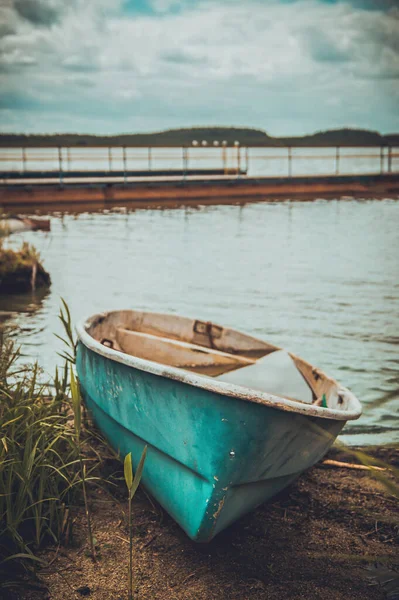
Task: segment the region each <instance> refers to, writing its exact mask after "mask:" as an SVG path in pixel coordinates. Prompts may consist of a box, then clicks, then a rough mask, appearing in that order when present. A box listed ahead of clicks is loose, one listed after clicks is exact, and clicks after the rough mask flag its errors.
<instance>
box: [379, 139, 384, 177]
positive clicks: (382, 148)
mask: <svg viewBox="0 0 399 600" xmlns="http://www.w3.org/2000/svg"><path fill="white" fill-rule="evenodd" d="M383 172H384V146H380V174H381V175H382V174H383Z"/></svg>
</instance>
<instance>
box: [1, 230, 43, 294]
mask: <svg viewBox="0 0 399 600" xmlns="http://www.w3.org/2000/svg"><path fill="white" fill-rule="evenodd" d="M50 283H51V278H50V275H49V274H48V273H47V271H45V269H44V267H43V265H42V263H41V258H40V254H39V253H38V251H37V250H36V248H35V247H34V246H32V245H31V244H28V243H27V242H24V243H23V244H22V246H21V248H20V249H19V250H13V249H11V248H5V247H4V244H3V241H2V239H0V292H2V293H20V292H28V291H30V290H31V289H35V288H38V287H41V286H45V285H47V286H48V285H50Z"/></svg>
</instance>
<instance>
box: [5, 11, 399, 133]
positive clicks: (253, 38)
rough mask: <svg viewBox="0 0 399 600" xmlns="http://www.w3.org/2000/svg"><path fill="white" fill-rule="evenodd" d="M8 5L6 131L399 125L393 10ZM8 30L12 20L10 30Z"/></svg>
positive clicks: (398, 23)
mask: <svg viewBox="0 0 399 600" xmlns="http://www.w3.org/2000/svg"><path fill="white" fill-rule="evenodd" d="M5 1H8V5H7V6H6V7H5V8H6V9H7V11H8V12H7V19H8V22H9V23H10V26H11V30H12V33H9V34H8V35H5V36H4V37H3V39H2V41H1V42H0V72H2V79H1V81H0V86H1V89H2V90H3V92H4V97H3V103H2V107H3V108H2V112H0V123H1V125H2V128H3V129H7V130H11V129H13V128H15V126H16V125H15V123H16V122H18V123H19V128H20V127H21V126H22V127H25V128H26V129H27V130H32V129H34V130H39V131H40V130H45V129H46V128H47V130H49V129H50V130H61V129H62V130H68V129H72V130H74V131H76V126H75V125H74V124H75V123H80V126H81V127H82V129H83V130H87V131H93V130H94V131H95V130H97V131H99V132H101V131H104V132H106V131H126V130H130V131H132V130H133V131H134V130H140V131H143V130H148V129H149V130H154V129H161V128H164V127H172V126H180V125H181V126H188V125H193V124H207V125H209V124H210V123H215V124H225V125H229V124H236V125H241V126H246V125H251V126H255V127H263V128H265V129H266V130H268V131H270V132H271V133H274V134H282V135H283V134H290V133H292V134H299V133H302V132H306V131H313V130H315V129H325V128H327V127H330V126H335V127H338V126H343V125H350V126H358V127H372V128H376V129H378V128H379V129H382V130H389V129H397V128H398V127H399V121H398V115H397V109H396V108H395V107H394V100H397V94H396V93H395V92H394V88H395V85H397V77H398V75H399V62H398V61H399V44H398V40H399V29H398V27H399V19H398V11H395V9H392V8H390V7H389V6H388V7H387V9H386V10H380V11H377V10H373V11H371V10H368V9H366V8H365V2H363V3H362V6H361V7H360V6H356V2H355V0H352V2H351V3H349V2H330V1H321V0H296V1H291V2H286V1H285V2H283V1H278V0H271V1H270V2H267V3H266V2H264V1H263V0H262V1H261V0H247V2H245V3H243V2H238V1H236V0H229V2H227V1H226V0H212V1H210V0H196V1H191V2H188V1H184V0H181V1H180V0H179V1H178V2H177V1H171V2H169V1H168V0H162V2H161V0H156V1H155V0H153V1H152V3H148V4H147V5H146V6H147V8H148V7H149V8H150V9H151V11H152V12H151V11H150V12H149V11H148V10H144V9H145V6H144V4H143V3H142V2H141V4H140V11H139V12H137V13H134V12H133V4H132V5H131V6H130V7H129V11H128V12H127V5H126V3H125V2H123V0H115V1H114V2H112V3H111V2H109V0H71V1H70V2H68V4H67V3H65V2H62V3H61V0H59V1H58V2H56V0H51V1H50V0H48V1H46V2H45V0H40V2H39V1H38V0H37V1H35V2H33V0H30V2H29V3H28V4H32V5H33V4H34V5H35V6H36V7H37V6H38V5H41V6H42V7H43V6H46V7H47V8H48V7H51V9H52V10H53V13H51V11H50V13H48V14H47V18H45V17H44V14H45V13H42V18H38V17H37V14H38V13H37V12H36V13H35V16H34V18H33V19H32V18H30V19H28V18H26V16H21V12H17V11H16V10H15V2H14V8H13V7H12V2H11V0H3V2H5ZM18 1H19V2H22V4H24V5H26V4H27V0H24V1H22V0H18ZM135 2H138V0H135ZM359 3H360V0H359V2H357V4H359ZM385 4H386V3H385ZM51 15H52V16H51ZM1 19H3V20H1ZM35 19H36V20H35ZM4 22H6V21H5V17H4V11H3V17H1V15H0V30H1V23H4ZM376 82H378V83H377V84H376ZM26 90H29V96H27V92H26ZM24 98H27V102H26V103H25V104H24ZM17 106H18V108H17ZM377 107H378V110H377ZM33 112H34V113H35V118H34V119H33V118H32V117H31V115H32V114H33ZM17 113H18V119H17V118H16V117H15V118H13V117H12V115H16V114H17ZM10 115H11V117H10Z"/></svg>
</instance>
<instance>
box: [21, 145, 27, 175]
mask: <svg viewBox="0 0 399 600" xmlns="http://www.w3.org/2000/svg"><path fill="white" fill-rule="evenodd" d="M22 170H23V172H24V173H25V172H26V148H25V147H24V148H22Z"/></svg>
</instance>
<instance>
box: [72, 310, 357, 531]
mask: <svg viewBox="0 0 399 600" xmlns="http://www.w3.org/2000/svg"><path fill="white" fill-rule="evenodd" d="M77 332H78V338H79V344H78V351H77V372H78V376H79V381H80V385H81V390H82V394H83V397H84V400H85V402H86V404H87V407H88V409H89V410H90V412H91V414H92V416H93V418H94V420H95V421H96V423H97V425H98V427H99V429H100V430H101V431H102V432H103V433H104V435H105V437H106V438H107V439H108V441H109V443H110V444H111V445H112V446H113V448H114V449H115V450H117V451H118V452H119V453H120V455H121V457H123V456H125V455H126V454H127V453H129V452H131V453H132V458H133V464H134V466H135V467H136V466H137V464H138V461H139V459H140V456H141V453H142V451H143V449H144V446H145V445H147V446H148V453H147V458H146V461H145V465H144V472H143V478H142V483H143V485H144V486H145V488H146V489H147V490H148V491H149V492H150V493H151V494H152V495H153V496H154V497H155V498H156V499H157V500H158V502H159V503H160V504H161V505H162V506H163V507H164V508H165V510H166V511H167V512H168V513H169V514H170V515H171V516H172V517H173V518H174V519H175V520H176V521H177V523H179V524H180V526H181V527H182V528H183V529H184V531H185V532H186V533H187V535H188V536H189V537H190V538H191V539H193V540H195V541H197V542H208V541H210V540H211V539H212V538H213V537H214V536H215V535H217V534H218V533H219V532H220V531H222V530H223V529H225V528H226V527H228V526H229V525H230V524H231V523H233V522H234V521H235V520H236V519H238V518H239V517H241V516H242V515H244V514H245V513H247V512H249V511H251V510H253V509H254V508H255V507H256V506H258V505H259V504H261V503H262V502H264V501H265V500H268V499H269V498H271V497H272V496H274V495H275V494H276V493H277V492H279V491H280V490H282V489H283V488H284V487H286V486H287V485H288V484H290V483H291V482H292V481H294V480H295V479H296V478H297V477H298V476H299V475H300V474H301V473H302V472H303V471H305V470H306V469H308V468H309V467H311V466H312V465H313V464H315V463H316V462H317V461H319V460H320V459H321V458H322V457H323V456H324V454H325V453H326V452H327V450H328V449H329V447H330V446H331V444H332V443H333V442H334V440H335V438H336V436H337V435H338V434H339V433H340V431H341V430H342V428H343V427H344V425H345V423H346V421H348V420H350V419H357V418H358V417H359V416H360V414H361V406H360V403H359V401H358V400H357V398H356V397H355V396H354V395H353V394H352V393H351V392H350V391H349V390H348V389H346V388H344V387H342V386H341V385H340V384H338V383H337V382H336V381H335V380H334V379H332V378H331V377H328V376H327V375H325V374H324V373H323V372H322V371H321V370H319V369H317V368H315V367H313V366H312V365H310V364H309V363H307V362H306V361H304V360H302V359H301V358H299V357H297V356H295V355H293V354H291V353H289V352H286V351H284V350H282V349H281V348H278V347H277V346H274V345H272V344H268V343H267V342H264V341H262V340H259V339H257V338H254V337H251V336H249V335H245V334H244V333H240V332H238V331H235V330H233V329H229V328H226V327H222V326H220V325H216V324H214V323H210V322H205V321H201V320H198V319H190V318H185V317H180V316H176V315H164V314H158V313H150V312H143V311H138V310H125V311H115V312H108V313H102V314H98V315H95V316H93V317H91V318H89V319H88V320H86V321H85V322H82V323H81V324H79V325H78V327H77Z"/></svg>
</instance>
